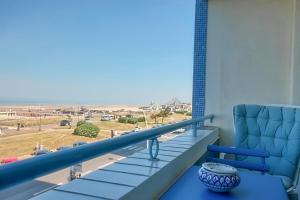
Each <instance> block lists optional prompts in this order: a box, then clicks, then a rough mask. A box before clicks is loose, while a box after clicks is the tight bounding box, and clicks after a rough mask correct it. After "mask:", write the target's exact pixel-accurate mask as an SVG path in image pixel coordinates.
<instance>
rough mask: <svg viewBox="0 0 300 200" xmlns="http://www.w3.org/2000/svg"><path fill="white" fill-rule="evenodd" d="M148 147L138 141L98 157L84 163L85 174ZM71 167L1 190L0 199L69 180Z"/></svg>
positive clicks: (21, 199) (21, 198) (13, 199)
mask: <svg viewBox="0 0 300 200" xmlns="http://www.w3.org/2000/svg"><path fill="white" fill-rule="evenodd" d="M145 148H146V142H142V143H138V144H135V145H131V146H128V147H124V148H122V149H120V150H117V151H114V152H112V153H110V154H106V155H104V156H100V157H97V158H95V159H92V160H89V161H87V162H85V163H83V174H82V175H86V174H88V173H90V172H92V171H95V170H96V169H98V168H102V167H105V166H106V165H109V164H111V163H113V162H116V161H118V160H120V159H122V158H124V157H126V156H129V155H131V154H133V153H135V152H137V151H140V150H142V149H145ZM69 172H70V171H69V168H66V169H63V170H60V171H57V172H55V173H52V174H48V175H46V176H43V177H40V178H38V179H36V180H33V181H29V182H26V183H22V184H20V185H17V186H15V187H12V188H8V189H5V190H3V191H1V192H0V200H26V199H30V198H32V197H34V196H37V195H39V194H41V193H43V192H46V191H48V190H50V189H52V188H55V187H57V186H59V185H62V184H65V183H67V182H68V177H69Z"/></svg>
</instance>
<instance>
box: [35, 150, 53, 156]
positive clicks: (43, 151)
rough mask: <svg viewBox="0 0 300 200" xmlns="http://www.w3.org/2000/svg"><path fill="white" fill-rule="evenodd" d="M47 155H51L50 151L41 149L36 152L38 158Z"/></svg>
mask: <svg viewBox="0 0 300 200" xmlns="http://www.w3.org/2000/svg"><path fill="white" fill-rule="evenodd" d="M47 153H50V151H49V150H47V149H39V150H37V151H36V152H35V155H36V156H40V155H44V154H47Z"/></svg>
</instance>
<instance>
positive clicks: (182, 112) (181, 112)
mask: <svg viewBox="0 0 300 200" xmlns="http://www.w3.org/2000/svg"><path fill="white" fill-rule="evenodd" d="M175 113H176V114H182V115H183V114H185V113H186V111H175Z"/></svg>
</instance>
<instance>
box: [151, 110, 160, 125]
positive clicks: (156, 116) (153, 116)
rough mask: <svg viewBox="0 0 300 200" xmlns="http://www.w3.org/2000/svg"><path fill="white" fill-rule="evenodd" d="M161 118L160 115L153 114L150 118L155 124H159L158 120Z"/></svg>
mask: <svg viewBox="0 0 300 200" xmlns="http://www.w3.org/2000/svg"><path fill="white" fill-rule="evenodd" d="M158 117H159V115H158V113H153V114H151V116H150V118H151V119H152V120H154V123H155V124H157V118H158Z"/></svg>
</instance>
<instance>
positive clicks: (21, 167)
mask: <svg viewBox="0 0 300 200" xmlns="http://www.w3.org/2000/svg"><path fill="white" fill-rule="evenodd" d="M299 3H300V2H299V1H298V0H288V1H286V0H269V1H260V0H255V1H234V0H228V1H221V0H209V1H208V0H196V14H195V19H196V20H195V41H194V74H193V75H194V76H193V103H192V106H193V119H191V120H187V121H182V122H179V123H176V124H173V125H167V126H164V127H160V128H155V129H151V130H146V131H142V132H138V133H134V134H128V135H125V136H121V137H118V138H115V139H109V140H105V141H101V142H96V143H92V144H88V145H83V146H80V147H76V148H74V149H71V150H65V151H62V152H57V153H52V154H49V155H45V156H41V157H38V158H33V159H29V160H24V161H20V162H17V163H13V164H9V165H7V166H2V167H1V168H0V187H1V188H5V187H9V186H11V187H14V186H15V185H16V184H18V183H19V182H22V181H26V180H30V179H33V178H36V177H39V176H42V175H44V174H47V173H50V172H53V171H55V170H59V169H63V168H65V167H69V166H72V165H74V164H76V163H79V162H83V161H86V160H88V159H92V158H95V157H97V156H101V155H104V154H106V153H109V152H111V151H113V150H116V149H118V148H121V147H126V146H128V145H131V144H135V143H137V142H141V141H145V140H149V141H150V144H151V145H150V147H149V149H146V150H142V151H140V152H137V153H134V154H132V155H130V156H128V157H127V158H124V159H122V160H119V161H117V162H115V163H113V164H111V165H109V166H105V167H104V168H101V169H98V170H96V171H94V172H92V173H90V174H88V175H86V176H82V177H81V178H79V179H77V180H74V181H72V182H70V183H68V184H65V185H62V186H59V187H56V188H55V189H52V190H50V191H47V192H45V193H43V194H40V195H38V196H36V197H34V198H32V199H34V200H50V199H63V200H69V199H72V200H77V199H78V200H93V199H159V198H162V197H163V195H164V194H165V193H166V192H167V191H169V190H170V189H172V187H173V186H174V185H175V184H176V183H177V182H178V181H180V180H181V177H185V173H186V172H187V170H188V169H190V167H191V166H198V167H199V166H200V165H201V163H203V162H204V161H205V160H206V158H207V147H208V146H209V145H211V144H220V145H226V146H229V145H233V144H234V141H235V139H236V136H237V135H238V134H237V133H236V130H234V126H233V124H234V117H233V115H232V110H233V107H234V106H235V105H238V104H260V105H273V104H277V105H278V104H280V105H284V107H293V109H296V108H297V109H299V108H298V107H297V106H299V105H300V90H299V88H298V86H299V83H300V60H299V59H298V55H299V49H300V48H299V47H300V34H299V33H300V29H299V27H300V26H299V22H300V6H299V5H298V4H299ZM282 110H284V109H281V116H282V118H283V115H284V114H282ZM295 113H296V111H295ZM211 114H213V115H211ZM282 118H281V120H282ZM208 119H210V120H212V119H213V121H211V123H212V124H210V123H209V122H207V120H208ZM291 121H293V123H296V122H297V120H295V118H294V119H293V120H291ZM297 126H298V125H297ZM179 128H185V129H186V131H185V132H184V133H182V134H181V135H178V136H177V137H175V138H173V139H170V140H168V141H164V142H160V141H159V137H160V136H161V135H163V134H166V133H168V132H171V131H174V130H177V129H179ZM257 129H259V128H257ZM247 130H248V129H247ZM260 131H261V130H260ZM286 132H290V131H286ZM299 137H300V132H297V133H296V137H295V138H296V139H295V141H299ZM281 139H282V138H281ZM258 143H259V142H258ZM275 144H276V142H274V148H273V150H274V152H276V151H280V148H281V146H280V145H278V144H276V145H275ZM291 148H299V143H297V142H295V145H294V146H293V145H290V144H288V145H287V146H286V149H291ZM278 157H279V156H278ZM295 159H298V160H299V153H298V157H297V158H295ZM279 162H280V161H278V163H279ZM298 171H299V161H298ZM296 176H297V174H296ZM295 180H297V177H295ZM266 185H267V184H266ZM265 187H268V186H265ZM282 188H283V187H282ZM269 189H270V188H269ZM271 189H272V188H271ZM292 190H293V191H292V192H293V195H291V196H290V198H291V199H296V198H297V193H299V186H298V188H292ZM289 192H291V191H290V190H288V191H287V193H289ZM287 193H285V194H287ZM246 197H247V196H245V198H244V199H247V198H246ZM183 199H184V198H183Z"/></svg>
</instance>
